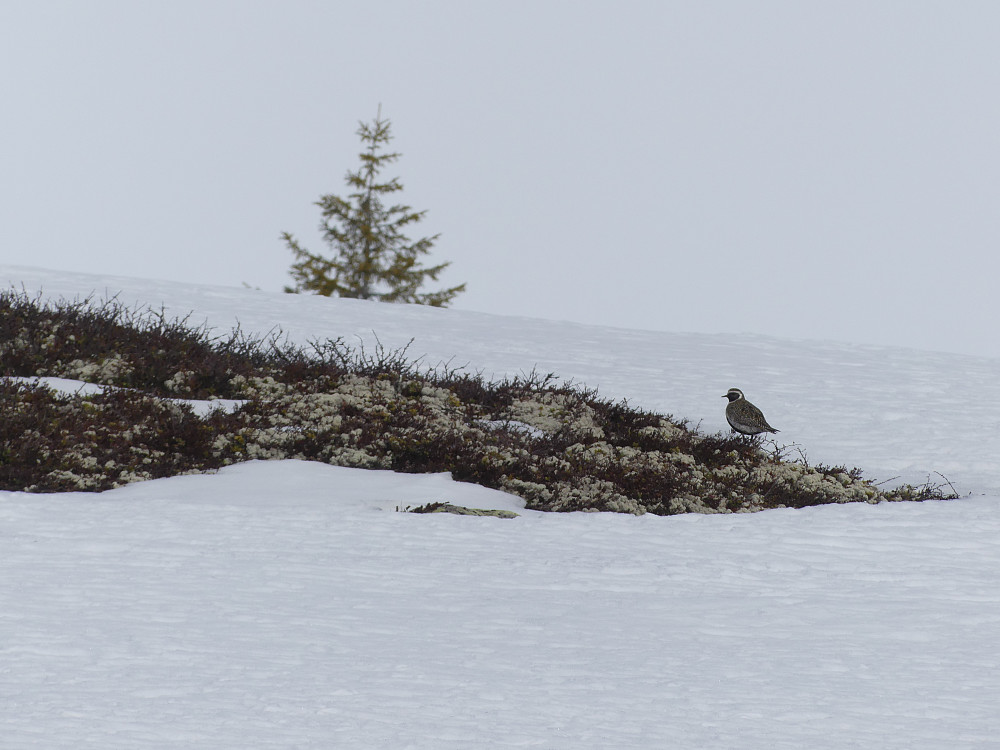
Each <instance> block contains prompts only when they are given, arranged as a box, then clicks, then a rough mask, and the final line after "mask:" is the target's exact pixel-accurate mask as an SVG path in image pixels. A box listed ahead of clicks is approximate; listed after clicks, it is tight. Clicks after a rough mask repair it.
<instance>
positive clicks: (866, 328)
mask: <svg viewBox="0 0 1000 750" xmlns="http://www.w3.org/2000/svg"><path fill="white" fill-rule="evenodd" d="M998 50H1000V4H997V3H995V2H961V3H956V2H952V1H951V0H948V1H943V2H922V1H920V0H901V1H899V2H878V1H877V0H874V1H873V0H865V1H864V2H850V1H845V0H837V1H836V2H804V1H802V0H795V1H789V2H767V1H763V2H753V3H748V2H736V1H733V2H705V1H703V0H699V1H698V2H664V0H650V1H648V2H645V1H643V2H639V1H637V2H627V1H625V2H622V1H621V0H616V1H615V2H587V1H585V0H567V1H566V2H562V1H556V0H533V1H531V2H518V1H517V0H505V1H504V2H493V3H488V2H468V1H467V0H454V1H452V2H416V1H413V2H389V1H383V0H363V1H361V2H331V1H330V0H323V1H316V2H306V1H301V0H280V1H279V0H275V1H274V2H250V1H249V0H247V1H243V2H235V1H234V2H222V1H219V0H198V1H197V2H187V1H185V0H170V2H153V1H150V2H134V1H132V0H128V1H124V2H107V1H105V0H88V1H87V2H78V1H77V0H73V1H72V2H51V1H48V0H33V1H32V2H26V1H25V2H15V1H11V2H3V3H0V82H2V89H0V96H2V108H3V117H2V119H0V144H2V145H0V191H2V192H0V259H2V261H3V262H8V263H21V264H27V265H37V266H43V267H48V268H57V269H66V270H79V271H90V272H96V273H115V274H125V275H134V276H144V277H153V278H163V279H172V280H181V281H204V282H210V283H218V284H226V285H240V284H242V283H247V284H250V285H251V286H259V287H261V288H263V289H268V290H279V289H281V288H282V287H283V286H284V285H285V284H286V283H288V282H289V281H290V279H289V277H288V273H287V272H288V268H289V265H290V263H291V262H292V257H291V254H290V253H289V252H288V250H287V249H286V248H285V246H284V245H283V244H282V242H281V240H280V234H281V232H283V231H290V232H292V233H293V234H295V235H296V236H297V237H298V238H299V239H300V241H301V242H302V243H303V244H304V245H305V246H307V247H309V248H310V249H312V250H314V251H319V250H325V245H324V244H323V243H322V242H321V241H320V240H319V233H318V230H317V225H318V222H319V218H320V216H319V209H318V208H317V207H316V206H315V205H314V201H316V200H317V198H319V196H320V195H322V194H324V193H337V194H342V195H346V194H347V192H348V190H347V188H346V186H345V185H344V175H345V173H346V171H347V170H348V169H353V168H355V167H356V165H357V154H358V152H359V151H360V150H361V144H360V142H359V140H358V137H357V135H356V130H357V127H358V122H359V120H371V119H372V118H373V117H374V115H375V113H376V110H377V108H378V106H379V104H381V105H382V110H383V114H384V115H386V116H387V117H388V118H389V119H390V120H391V122H392V128H393V133H394V135H395V140H394V142H393V144H392V146H393V148H394V149H395V150H398V151H399V152H401V153H402V154H403V156H402V158H401V159H400V160H399V161H398V162H396V163H395V164H394V165H392V167H391V168H390V171H389V172H387V173H386V175H385V176H386V177H390V176H398V177H399V178H400V180H401V182H402V184H403V185H404V188H405V189H404V192H403V193H402V198H403V200H404V201H405V202H407V203H408V204H410V205H411V206H412V207H413V208H415V209H419V210H424V209H426V210H427V218H426V219H425V221H424V222H422V223H421V224H418V225H416V226H415V228H414V232H413V236H414V238H416V237H419V236H424V235H432V234H435V233H438V232H440V233H441V238H440V239H439V240H438V242H437V244H436V245H435V247H434V250H433V255H432V256H431V257H430V258H428V259H427V262H428V263H437V262H441V261H451V262H452V266H451V268H450V269H449V270H448V275H447V277H446V278H444V279H443V280H442V284H448V285H453V284H457V283H461V282H466V283H467V284H468V291H467V292H466V293H465V294H464V295H462V296H461V297H459V298H458V299H457V300H456V302H455V304H454V307H456V308H459V309H469V310H481V311H486V312H496V313H505V314H523V315H529V316H535V317H545V318H554V319H566V320H576V321H581V322H586V323H600V324H607V325H616V326H626V327H635V328H653V329H663V330H673V331H704V332H742V331H747V332H756V333H767V334H775V335H780V336H792V337H804V338H820V339H840V340H847V341H855V342H862V343H881V344H896V345H902V346H913V347H919V348H927V349H941V350H947V351H958V352H966V353H971V354H986V355H989V356H1000V336H998V335H997V320H1000V295H998V293H997V288H998V279H1000V253H998V248H1000V244H998V239H1000V96H998V92H1000V51H998ZM430 288H433V286H432V287H430ZM335 333H336V332H331V334H335Z"/></svg>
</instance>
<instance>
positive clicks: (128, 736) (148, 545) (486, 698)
mask: <svg viewBox="0 0 1000 750" xmlns="http://www.w3.org/2000/svg"><path fill="white" fill-rule="evenodd" d="M8 283H13V284H16V285H17V286H18V287H20V286H21V284H22V283H23V285H24V286H25V288H26V289H28V290H30V291H34V290H37V289H43V290H44V292H45V294H46V295H50V296H56V297H58V296H68V297H75V296H77V295H86V294H89V293H90V292H92V291H96V292H97V293H98V295H99V296H100V295H104V294H105V293H109V294H116V293H117V294H119V299H120V300H121V301H122V302H125V303H128V304H131V303H133V302H136V303H139V304H149V305H152V306H154V307H155V308H156V309H159V307H160V305H161V304H163V305H165V306H166V309H167V311H168V312H169V313H176V314H186V313H188V312H193V313H194V315H193V316H192V320H193V321H195V322H200V321H202V320H207V321H208V322H209V323H210V324H211V325H213V326H215V327H218V328H222V329H226V328H228V327H229V326H230V325H231V324H232V323H233V322H234V321H235V320H237V319H239V321H240V322H241V323H242V325H243V326H244V328H246V329H248V330H268V329H270V328H272V327H273V326H275V325H280V326H281V327H282V328H283V329H284V330H285V331H287V332H288V333H289V334H290V335H291V336H292V337H294V338H295V339H297V340H303V339H305V338H309V337H327V336H341V335H344V336H347V337H348V338H349V339H350V338H353V337H354V336H355V335H358V336H362V337H364V338H365V340H366V341H367V342H369V343H371V342H372V341H373V338H372V336H373V332H374V334H375V335H377V336H378V338H379V339H380V340H381V341H382V343H383V344H385V345H387V346H399V345H402V344H405V343H406V342H407V341H409V340H410V339H411V338H413V339H415V340H414V343H413V345H412V346H411V351H412V352H414V353H415V354H425V355H426V360H425V361H427V362H428V364H434V363H436V362H437V361H443V360H449V359H451V360H452V363H453V364H464V363H466V362H467V363H468V364H469V365H470V367H471V368H473V369H482V370H485V371H486V372H487V373H496V374H512V373H517V372H520V371H527V370H530V369H532V368H533V367H536V366H537V368H538V369H539V370H542V371H545V372H548V371H555V372H556V373H558V374H559V375H561V376H564V377H567V378H573V379H575V380H577V381H580V382H585V383H587V384H589V385H592V386H598V387H600V389H601V392H602V393H603V394H604V395H607V396H615V397H628V398H629V400H630V402H632V403H634V404H636V405H640V406H644V407H648V408H654V409H657V410H663V411H667V412H671V413H673V414H675V415H678V416H684V417H688V418H691V419H692V420H694V421H699V420H702V426H703V427H704V428H706V429H710V430H714V429H722V428H723V426H724V420H723V416H722V412H723V407H724V405H725V401H724V400H723V399H722V398H721V396H722V394H723V393H724V392H725V390H726V389H727V388H728V387H730V386H737V387H740V388H742V389H743V390H744V391H746V393H747V394H748V396H749V397H750V398H751V400H753V401H754V402H756V403H757V404H758V405H760V406H761V407H763V408H764V410H765V413H766V414H767V416H768V419H769V421H771V422H772V424H775V425H777V426H778V427H779V428H781V429H782V433H781V435H780V436H779V437H781V438H785V439H787V441H788V442H795V443H796V444H799V445H800V446H802V448H803V450H805V451H806V452H807V454H808V455H809V458H810V460H813V461H824V462H831V463H847V464H849V465H859V466H861V467H863V468H865V469H866V470H867V473H868V474H869V475H870V476H878V477H881V478H889V477H892V476H896V475H902V476H903V477H904V478H906V479H910V480H914V481H922V480H923V479H925V478H926V477H927V476H928V475H929V474H930V475H932V476H934V474H933V473H934V472H936V471H940V472H943V473H944V474H946V475H947V476H948V478H949V479H950V480H952V482H954V484H955V485H956V487H958V488H959V490H960V491H962V492H963V493H971V495H972V496H971V497H967V498H965V499H962V500H958V501H953V502H947V503H927V504H906V505H903V504H896V505H882V506H867V505H848V506H836V507H831V506H827V507H822V508H814V509H808V510H802V511H771V512H765V513H759V514H753V515H740V516H731V515H730V516H683V517H670V518H661V517H652V516H644V517H641V518H635V517H631V516H616V515H601V514H569V515H552V514H541V513H531V512H525V511H523V510H520V511H519V512H520V513H521V515H520V516H519V517H518V518H515V519H512V520H504V519H497V518H476V517H459V516H450V515H414V514H406V513H399V512H396V508H398V507H406V506H415V505H420V504H423V503H426V502H430V501H448V502H453V503H456V504H460V505H469V506H475V507H496V508H518V507H519V503H518V502H517V500H516V498H512V497H510V496H506V495H504V494H502V493H498V492H494V491H490V490H485V489H483V488H479V487H474V486H469V485H461V484H458V483H455V482H451V481H450V480H449V479H448V478H447V477H445V476H438V475H434V476H426V475H425V476H400V475H394V474H391V473H387V472H364V471H358V470H349V469H343V468H337V467H329V466H322V465H317V464H308V463H302V462H294V461H288V462H273V463H252V464H245V465H241V466H236V467H231V468H229V469H226V470H224V471H222V472H220V473H219V474H216V475H206V476H195V477H176V478H173V479H168V480H159V481H155V482H147V483H143V484H138V485H132V486H129V487H126V488H122V489H120V490H115V491H112V492H107V493H103V494H101V495H82V494H73V495H23V494H18V493H0V550H2V552H3V554H2V555H0V602H2V603H3V606H2V607H0V748H12V749H13V748H35V747H38V748H90V747H93V748H176V747H185V748H212V749H213V750H214V749H218V748H224V749H229V748H232V749H233V750H235V749H237V748H239V749H241V750H242V749H243V748H272V747H273V748H331V747H344V748H427V749H428V750H430V749H435V750H436V749H439V748H484V747H496V748H516V747H539V748H565V749H566V750H570V749H572V750H577V749H579V748H602V749H603V748H612V747H613V748H665V747H670V748H691V749H692V750H694V749H696V748H697V749H701V748H741V750H743V749H745V750H758V749H759V750H765V749H766V750H770V749H772V748H789V749H791V748H795V749H796V750H799V749H801V748H809V749H810V750H827V749H829V750H833V749H834V748H837V749H839V748H848V747H857V748H880V749H882V748H900V749H902V748H907V749H924V748H926V749H928V750H930V749H931V748H934V749H937V748H1000V712H998V711H997V709H996V705H997V704H998V699H1000V639H998V637H997V634H998V633H1000V587H998V585H997V580H998V579H1000V462H998V461H997V459H996V456H997V454H998V449H1000V406H998V404H997V401H996V400H995V399H990V398H988V397H989V395H990V394H991V392H992V389H991V386H995V384H996V383H997V382H998V376H1000V361H998V360H992V359H977V358H970V357H966V358H962V357H956V356H954V355H942V354H934V353H928V352H918V351H909V350H899V349H876V348H871V347H856V346H850V345H846V344H834V343H817V342H801V341H782V340H778V339H766V338H761V337H738V336H694V335H685V334H671V333H662V334H657V333H650V332H635V331H624V330H616V329H602V328H594V327H586V326H579V325H572V324H568V323H557V322H546V321H532V320H527V319H520V318H507V317H496V316H487V315H473V314H469V313H456V312H454V311H447V310H444V311H442V310H429V309H425V308H414V307H399V306H389V305H374V304H369V303H363V302H354V301H349V300H327V299H318V298H312V297H298V296H292V295H276V294H274V295H272V294H266V293H262V292H256V291H252V290H243V289H224V288H218V287H207V286H206V287H193V286H184V285H176V284H165V283H159V282H150V281H139V280H134V279H108V278H99V277H87V276H82V275H72V274H62V273H54V272H45V271H39V270H36V269H24V268H16V267H12V266H6V267H0V284H4V285H7V284H8Z"/></svg>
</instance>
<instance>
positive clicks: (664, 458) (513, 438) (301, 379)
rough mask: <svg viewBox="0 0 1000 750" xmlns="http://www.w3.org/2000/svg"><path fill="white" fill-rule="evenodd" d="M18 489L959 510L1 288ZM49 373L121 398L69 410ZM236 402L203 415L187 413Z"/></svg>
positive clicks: (642, 418) (604, 420) (605, 421)
mask: <svg viewBox="0 0 1000 750" xmlns="http://www.w3.org/2000/svg"><path fill="white" fill-rule="evenodd" d="M0 376H2V377H0V489H6V490H18V491H28V492H52V491H71V490H83V491H100V490H105V489H109V488H112V487H117V486H121V485H124V484H127V483H129V482H134V481H140V480H144V479H152V478H157V477H166V476H173V475H177V474H184V473H195V472H203V471H210V470H214V469H218V468H220V467H222V466H225V465H228V464H233V463H238V462H241V461H247V460H252V459H282V458H299V459H307V460H313V461H322V462H326V463H331V464H336V465H341V466H353V467H361V468H372V469H392V470H395V471H401V472H410V473H422V472H443V471H447V472H451V474H452V476H453V477H454V478H455V479H456V480H459V481H464V482H473V483H477V484H481V485H484V486H487V487H492V488H496V489H500V490H504V491H506V492H510V493H513V494H516V495H519V496H520V497H522V498H524V500H525V501H526V505H527V507H528V508H530V509H536V510H546V511H576V510H585V511H615V512H623V513H634V514H642V513H647V512H648V513H655V514H660V515H668V514H674V513H685V512H700V513H717V512H746V511H755V510H762V509H765V508H778V507H796V508H801V507H806V506H811V505H820V504H826V503H840V502H870V503H874V502H881V501H886V500H890V501H896V500H929V499H948V498H953V497H955V494H954V492H951V491H946V489H945V487H944V486H942V485H936V484H932V483H931V482H930V481H928V483H927V484H925V485H922V486H919V487H915V486H912V485H903V486H901V487H896V488H893V489H884V488H881V487H879V486H878V485H876V484H875V483H873V482H872V481H871V480H868V479H865V478H864V477H863V476H862V473H861V471H860V470H858V469H847V468H846V467H843V466H824V465H813V466H811V465H809V463H808V462H807V461H806V460H805V458H804V456H801V455H800V457H799V458H797V459H790V458H789V457H788V456H787V455H786V454H787V453H788V452H789V451H788V449H787V448H779V447H774V448H773V449H771V450H763V449H762V447H761V445H760V444H759V443H757V442H755V441H752V440H748V439H746V438H743V437H742V436H736V435H724V434H703V433H702V432H700V431H699V430H698V429H697V428H696V427H693V426H692V425H691V424H690V423H689V422H688V421H687V420H684V419H677V418H674V417H672V416H670V415H661V414H656V413H653V412H650V411H645V410H642V409H636V408H633V407H631V406H630V405H629V404H628V403H627V402H625V401H611V400H608V399H604V398H601V397H599V396H598V393H597V392H596V391H595V390H592V389H589V388H585V387H579V386H576V385H574V384H572V383H565V382H558V381H557V379H556V378H555V376H554V375H552V374H547V375H542V374H539V373H534V372H533V373H530V374H528V375H524V376H520V377H515V378H508V379H503V380H500V381H495V382H491V381H488V380H486V379H485V378H484V377H483V376H482V374H481V373H469V372H465V371H463V370H458V369H453V368H451V367H449V366H447V365H442V366H438V367H437V368H426V367H421V365H420V362H419V360H413V359H411V358H410V357H409V356H408V351H407V348H403V349H400V350H395V351H388V350H386V349H384V348H383V347H381V345H379V346H377V347H376V348H375V350H374V351H366V350H365V349H364V348H363V347H359V348H352V347H350V346H348V345H346V344H345V343H344V341H343V339H330V340H326V341H315V342H311V343H309V344H308V345H306V346H298V345H294V344H291V343H289V342H288V341H287V340H286V339H284V338H283V337H282V335H281V332H280V331H277V332H272V333H271V334H270V335H267V336H264V337H254V336H248V335H246V334H245V333H243V332H242V331H240V330H238V329H237V330H235V331H232V332H231V333H229V334H228V335H226V336H221V337H220V336H214V335H213V334H212V332H211V331H210V330H208V329H207V328H205V327H204V326H203V327H196V326H191V325H190V324H189V319H187V318H182V319H172V320H168V319H167V318H166V316H165V315H164V314H163V312H162V311H161V312H159V313H157V312H155V311H151V310H146V311H139V312H136V311H131V310H129V309H127V308H126V307H124V306H123V305H121V304H120V303H119V302H118V301H116V300H110V301H104V302H95V301H94V300H92V299H85V300H78V301H75V302H68V301H61V302H57V303H52V304H42V303H41V302H40V298H37V297H36V298H32V297H30V296H29V295H28V294H26V293H25V292H18V291H16V290H8V291H2V292H0ZM39 377H62V378H71V379H75V380H81V381H86V382H89V383H95V384H98V385H101V386H105V388H104V389H102V390H101V391H100V392H98V393H93V394H89V395H83V394H77V395H73V396H67V395H65V394H61V393H58V392H56V391H54V390H53V389H51V388H49V387H47V386H46V385H45V384H44V382H42V381H38V380H37V378H39ZM187 399H202V400H205V399H235V400H239V401H240V402H241V405H240V406H238V408H236V409H235V410H234V411H231V412H229V411H226V410H223V409H217V410H214V411H211V412H209V413H208V414H207V415H205V416H199V415H198V414H197V413H195V411H194V410H193V409H192V408H191V406H190V405H189V404H188V403H185V401H184V400H187Z"/></svg>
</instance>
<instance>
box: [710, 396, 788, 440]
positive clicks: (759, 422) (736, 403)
mask: <svg viewBox="0 0 1000 750" xmlns="http://www.w3.org/2000/svg"><path fill="white" fill-rule="evenodd" d="M723 398H728V399H729V403H728V404H726V420H727V421H728V422H729V426H730V427H732V428H733V429H734V430H736V432H740V433H743V434H744V435H759V434H760V433H762V432H778V430H776V429H774V428H773V427H771V425H769V424H768V423H767V420H766V419H764V415H763V414H762V413H761V411H760V409H758V408H757V407H756V406H754V405H753V404H751V403H750V402H749V401H747V400H746V398H745V397H744V396H743V391H741V390H740V389H739V388H730V389H729V392H728V393H727V394H726V395H725V396H723Z"/></svg>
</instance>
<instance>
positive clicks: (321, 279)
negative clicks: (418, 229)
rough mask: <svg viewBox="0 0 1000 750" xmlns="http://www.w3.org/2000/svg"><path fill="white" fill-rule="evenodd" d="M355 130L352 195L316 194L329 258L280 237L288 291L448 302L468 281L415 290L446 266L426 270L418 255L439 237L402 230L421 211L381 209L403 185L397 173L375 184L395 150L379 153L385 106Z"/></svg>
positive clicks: (385, 133)
mask: <svg viewBox="0 0 1000 750" xmlns="http://www.w3.org/2000/svg"><path fill="white" fill-rule="evenodd" d="M359 124H360V128H359V129H358V131H357V132H358V135H359V136H360V137H361V140H362V142H363V143H364V144H366V146H365V150H364V151H363V152H362V153H361V154H359V156H360V158H361V166H360V168H359V169H358V170H357V171H355V172H350V171H349V172H348V173H347V178H346V179H347V184H348V186H349V187H351V188H352V189H353V190H354V192H352V193H351V194H350V195H349V196H348V197H347V198H346V199H345V198H341V197H339V196H336V195H324V196H321V197H320V199H319V200H318V201H316V205H317V206H319V207H320V209H322V217H323V219H322V221H321V222H320V231H322V232H323V239H324V240H325V241H326V243H327V245H329V247H330V249H331V251H332V257H325V256H323V255H318V254H316V253H312V252H310V251H309V250H307V249H305V248H304V247H302V246H301V245H300V244H299V243H298V241H296V239H295V238H294V237H293V236H292V235H291V234H290V233H288V232H284V233H283V234H282V235H281V237H282V239H283V240H284V241H285V243H286V244H287V245H288V248H289V249H290V250H291V251H292V253H293V254H294V255H295V263H293V264H292V268H291V271H290V273H291V276H292V278H293V279H294V280H295V286H294V287H285V291H286V292H302V291H308V292H315V293H316V294H322V295H324V296H328V297H329V296H337V297H355V298H358V299H374V300H379V301H382V302H414V303H417V304H421V305H432V306H434V307H446V306H447V305H448V303H450V302H451V301H452V299H453V298H454V297H455V296H456V295H458V294H459V293H460V292H463V291H465V284H460V285H459V286H456V287H452V288H451V289H444V290H441V291H438V292H418V291H417V290H418V289H419V288H420V287H421V285H423V283H424V282H425V281H426V280H427V279H432V280H434V281H437V278H438V275H439V274H440V273H441V271H443V270H444V269H445V268H447V267H448V266H449V265H451V264H450V263H441V264H439V265H436V266H430V267H427V268H425V267H423V266H422V265H421V264H420V256H422V255H425V254H427V253H428V252H429V251H430V248H431V246H432V245H433V244H434V242H435V241H436V240H437V238H438V237H439V236H440V235H438V234H436V235H434V236H433V237H424V238H422V239H419V240H417V241H415V242H414V241H412V240H410V239H409V238H408V237H407V236H406V235H405V234H404V229H405V228H406V227H407V225H409V224H415V223H416V222H418V221H420V220H421V219H423V218H424V214H425V213H427V212H426V211H414V210H413V209H412V208H410V207H409V206H403V205H398V204H397V205H391V206H388V207H386V205H385V203H384V200H383V199H384V198H385V197H386V196H388V195H389V194H391V193H395V192H397V191H400V190H402V189H403V186H402V185H401V184H400V183H399V178H397V177H394V178H392V179H391V180H389V181H388V182H379V181H378V180H379V173H380V172H381V170H382V168H383V167H384V166H385V165H386V164H390V163H392V162H394V161H396V160H397V159H398V158H399V156H400V154H398V153H383V152H382V150H383V148H384V146H385V144H387V143H388V142H389V141H390V140H392V135H391V134H390V131H389V128H390V122H389V120H383V119H382V107H381V106H379V109H378V114H377V115H376V116H375V121H374V122H373V123H372V124H370V125H369V124H368V123H364V122H362V123H359Z"/></svg>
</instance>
